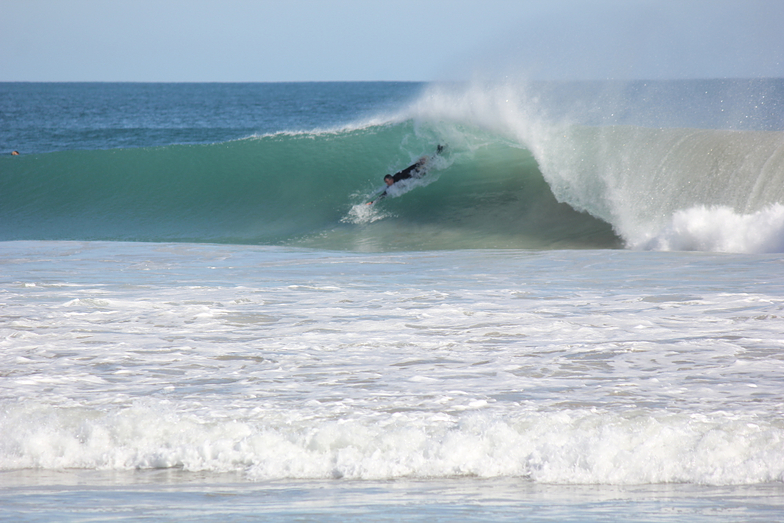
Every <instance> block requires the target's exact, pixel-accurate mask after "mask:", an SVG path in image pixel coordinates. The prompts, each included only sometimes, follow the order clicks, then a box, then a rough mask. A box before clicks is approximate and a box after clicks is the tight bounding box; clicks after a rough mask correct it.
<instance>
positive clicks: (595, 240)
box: [0, 120, 616, 250]
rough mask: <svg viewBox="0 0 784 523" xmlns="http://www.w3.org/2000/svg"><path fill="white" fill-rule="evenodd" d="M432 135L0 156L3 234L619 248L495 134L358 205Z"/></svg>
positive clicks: (385, 246) (357, 133)
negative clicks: (563, 201)
mask: <svg viewBox="0 0 784 523" xmlns="http://www.w3.org/2000/svg"><path fill="white" fill-rule="evenodd" d="M437 134H438V133H437V132H436V129H434V128H431V129H423V128H422V127H417V126H415V125H414V123H413V121H411V120H407V121H402V122H399V123H388V124H382V125H369V126H366V127H362V128H359V129H354V130H350V129H349V130H341V131H329V132H312V133H277V134H273V135H266V136H260V137H254V138H247V139H242V140H237V141H232V142H226V143H220V144H207V145H170V146H165V147H155V148H138V149H116V150H101V151H63V152H54V153H48V154H41V155H32V156H27V157H19V158H4V159H3V160H4V164H3V173H4V174H3V176H2V181H0V184H1V185H0V220H2V223H3V224H4V226H3V229H2V232H0V239H2V240H22V239H41V240H131V241H153V242H159V241H189V242H220V243H251V244H253V243H258V244H271V245H283V244H287V245H303V246H309V247H320V248H327V249H358V250H365V249H370V250H389V249H422V248H441V249H452V248H478V247H504V248H505V247H521V248H545V247H552V246H560V245H563V246H566V247H581V246H590V247H596V246H602V247H606V246H613V245H615V242H616V238H615V236H614V234H613V233H612V231H611V230H610V227H609V226H608V225H607V224H605V223H603V222H601V221H599V220H596V219H594V218H591V217H590V216H587V215H585V214H582V213H579V212H576V211H574V210H573V209H572V208H570V207H569V206H567V205H564V204H559V203H558V202H556V200H555V198H554V197H553V196H552V194H551V192H550V191H549V188H548V187H547V184H546V183H545V181H544V178H543V177H542V174H541V172H540V171H539V168H538V166H537V163H536V161H535V160H534V158H533V156H532V155H531V153H530V152H529V151H527V150H525V149H523V148H521V147H519V146H518V145H517V144H514V143H512V142H505V141H503V140H500V139H498V138H497V137H492V136H486V137H484V140H487V142H486V143H483V144H482V146H481V147H478V145H477V144H476V143H468V142H466V144H465V145H463V146H461V147H455V148H452V150H450V152H449V154H446V155H444V156H443V157H439V158H437V159H436V160H435V161H434V164H433V167H432V168H431V169H430V171H429V172H428V174H427V176H426V177H424V178H422V179H421V180H419V181H418V183H417V184H414V185H412V186H410V187H408V191H405V190H404V191H398V193H397V196H398V197H393V196H392V195H391V196H390V197H388V198H387V199H385V200H383V201H382V202H379V203H377V204H375V205H374V206H372V207H367V206H366V205H364V204H365V202H366V201H367V199H368V198H369V196H370V195H371V194H373V192H374V191H376V190H377V189H378V188H379V187H383V183H382V177H383V175H384V174H385V173H388V172H394V171H396V170H399V169H402V168H404V167H406V166H407V165H409V164H410V163H412V162H414V161H416V159H417V157H418V156H419V155H420V154H422V153H423V152H434V151H435V148H436V145H437V143H438V136H437ZM473 140H474V142H476V140H477V138H474V139H473ZM472 148H473V149H474V150H472ZM414 189H416V190H414ZM403 193H406V194H405V197H403Z"/></svg>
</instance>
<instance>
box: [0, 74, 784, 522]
mask: <svg viewBox="0 0 784 523" xmlns="http://www.w3.org/2000/svg"><path fill="white" fill-rule="evenodd" d="M439 145H444V146H445V148H444V150H443V152H441V153H440V154H436V149H437V147H438V146H439ZM12 151H17V152H18V153H19V154H18V155H11V152H12ZM423 156H424V157H426V158H427V163H426V164H425V165H426V167H425V168H424V169H423V172H422V173H420V174H421V176H417V177H413V178H410V179H408V180H404V181H401V182H399V183H398V184H395V185H394V186H393V187H392V188H390V189H388V191H387V195H386V197H385V198H383V199H377V195H378V194H379V192H380V191H381V190H383V189H384V188H385V187H386V186H385V185H384V183H383V181H382V178H383V176H384V175H385V174H387V173H394V172H397V171H400V170H401V169H404V168H405V167H407V166H409V165H411V164H413V163H415V162H417V161H418V159H419V158H421V157H423ZM371 200H372V201H374V203H372V204H370V205H368V202H369V201H371ZM782 274H784V80H779V79H756V80H681V81H636V82H613V81H607V82H527V81H522V80H514V79H506V80H504V81H503V82H489V81H488V82H483V81H475V82H469V83H433V84H422V83H394V82H379V83H373V82H370V83H359V82H355V83H293V84H287V83H275V84H261V83H260V84H253V83H249V84H143V83H139V84H135V83H119V84H112V83H84V84H80V83H50V84H46V83H0V305H1V307H0V311H1V312H0V347H1V350H0V362H1V363H0V507H2V508H1V509H0V520H3V521H47V522H48V521H74V522H76V521H79V522H86V521H139V520H144V521H153V522H163V521H175V520H177V521H183V520H187V521H204V522H207V521H222V522H226V521H232V522H235V521H236V522H239V521H281V522H282V521H341V522H345V521H363V522H368V521H369V522H382V521H428V522H433V521H488V520H493V521H534V522H545V521H547V522H556V521H557V522H575V523H577V522H580V523H582V522H599V521H626V522H632V523H637V522H681V521H689V522H703V521H704V522H715V521H722V522H730V521H732V522H752V521H758V522H763V521H764V522H771V521H784V378H782V376H783V375H784V374H783V371H784V336H782V333H784V277H782Z"/></svg>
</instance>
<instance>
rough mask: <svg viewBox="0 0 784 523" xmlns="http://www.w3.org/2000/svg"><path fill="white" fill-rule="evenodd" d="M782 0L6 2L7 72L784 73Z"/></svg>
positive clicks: (130, 76) (376, 75) (3, 55)
mask: <svg viewBox="0 0 784 523" xmlns="http://www.w3.org/2000/svg"><path fill="white" fill-rule="evenodd" d="M782 27H784V0H0V81H60V82H65V81H124V82H284V81H292V82H296V81H439V80H467V79H471V78H475V77H476V76H485V77H490V78H492V77H496V76H505V75H516V76H520V75H522V76H526V77H530V78H532V79H610V78H613V79H671V78H726V77H736V78H737V77H742V78H756V77H784V31H782Z"/></svg>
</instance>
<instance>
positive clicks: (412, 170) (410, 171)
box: [367, 145, 444, 205]
mask: <svg viewBox="0 0 784 523" xmlns="http://www.w3.org/2000/svg"><path fill="white" fill-rule="evenodd" d="M443 150H444V146H443V145H439V146H438V148H437V149H436V154H440V153H441V151H443ZM428 160H429V158H428V157H427V156H423V157H422V158H420V159H419V160H417V162H416V163H415V164H413V165H409V166H408V167H406V168H405V169H403V170H402V171H398V172H396V173H395V174H387V175H386V176H384V183H385V184H387V188H389V187H392V186H393V185H395V184H396V183H397V182H399V181H401V180H407V179H409V178H414V177H416V178H419V177H420V176H424V175H425V174H426V172H427V171H424V172H421V169H422V168H423V167H424V166H425V165H426V164H427V162H428ZM386 195H387V189H384V192H382V193H381V194H379V195H378V198H376V199H375V200H371V201H369V202H367V205H370V204H371V203H373V202H377V201H378V200H381V199H383V198H384V197H386Z"/></svg>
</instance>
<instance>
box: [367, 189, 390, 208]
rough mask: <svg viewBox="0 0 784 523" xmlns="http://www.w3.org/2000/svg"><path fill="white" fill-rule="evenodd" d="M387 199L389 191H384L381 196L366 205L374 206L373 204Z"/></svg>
mask: <svg viewBox="0 0 784 523" xmlns="http://www.w3.org/2000/svg"><path fill="white" fill-rule="evenodd" d="M386 197H387V190H386V189H384V192H382V193H381V194H379V195H378V196H376V197H375V198H373V199H372V200H370V201H369V202H367V203H366V204H365V205H372V204H374V203H376V202H377V201H380V200H383V199H384V198H386Z"/></svg>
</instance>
